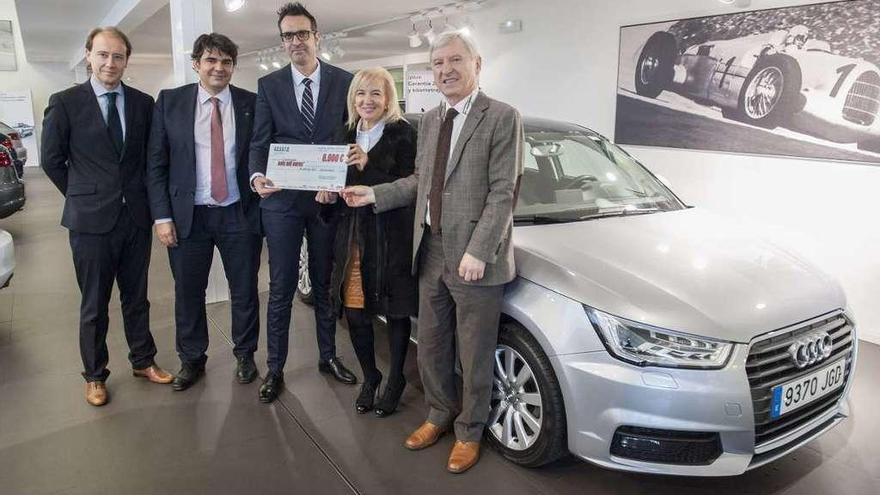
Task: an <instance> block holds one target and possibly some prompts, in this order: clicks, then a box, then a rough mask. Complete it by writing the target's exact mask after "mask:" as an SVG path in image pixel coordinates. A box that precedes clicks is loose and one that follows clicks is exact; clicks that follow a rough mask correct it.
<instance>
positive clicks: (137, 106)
mask: <svg viewBox="0 0 880 495" xmlns="http://www.w3.org/2000/svg"><path fill="white" fill-rule="evenodd" d="M130 55H131V43H130V42H129V40H128V37H126V35H125V34H124V33H123V32H122V31H120V30H119V29H117V28H115V27H103V28H95V29H94V30H92V32H91V33H89V36H88V38H87V39H86V60H87V61H88V63H89V66H90V67H91V69H92V76H91V77H90V78H89V80H88V81H86V82H85V83H83V84H79V85H77V86H74V87H72V88H68V89H66V90H64V91H61V92H59V93H55V94H54V95H52V96H51V97H50V98H49V106H47V107H46V114H45V117H44V118H43V142H42V146H41V151H42V153H43V163H42V166H43V169H44V170H45V171H46V175H47V176H48V177H49V179H50V180H51V181H52V183H53V184H55V186H56V187H57V188H58V190H59V191H61V194H63V195H64V213H62V216H61V225H63V226H65V227H67V229H68V230H69V231H70V249H71V251H72V253H73V266H74V269H75V270H76V281H77V283H78V284H79V289H80V292H81V293H82V302H81V304H80V323H79V346H80V354H81V355H82V362H83V368H84V370H83V377H84V378H85V379H86V401H87V402H88V403H89V404H91V405H93V406H103V405H104V404H106V403H107V401H108V400H109V395H108V393H107V387H106V385H105V383H104V382H105V381H106V380H107V377H108V376H109V375H110V371H109V370H108V369H107V363H108V361H109V353H108V350H107V331H108V328H109V326H110V317H109V309H108V304H109V303H110V293H111V291H112V290H113V282H114V281H115V282H116V285H117V286H118V287H119V299H120V302H121V304H122V323H123V327H124V329H125V339H126V340H127V341H128V347H129V351H130V352H129V355H128V359H129V361H131V366H132V369H133V373H134V374H135V376H140V377H144V378H146V379H148V380H150V381H151V382H154V383H171V380H172V378H173V377H172V376H171V374H170V373H167V372H165V371H164V370H162V369H161V368H159V367H158V366H156V363H155V361H154V360H153V358H154V357H155V356H156V344H155V342H154V341H153V334H152V333H151V332H150V302H149V301H148V300H147V273H148V272H149V268H150V242H151V235H150V210H149V206H148V204H147V189H146V187H144V174H145V172H146V155H147V153H146V146H147V136H148V135H149V133H150V117H151V116H152V114H153V113H152V110H153V98H152V97H150V96H149V95H147V94H145V93H142V92H140V91H138V90H136V89H134V88H132V87H130V86H126V85H125V84H123V83H122V76H123V74H124V73H125V68H126V66H127V65H128V57H129V56H130Z"/></svg>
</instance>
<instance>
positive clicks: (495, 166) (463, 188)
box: [343, 31, 523, 473]
mask: <svg viewBox="0 0 880 495" xmlns="http://www.w3.org/2000/svg"><path fill="white" fill-rule="evenodd" d="M430 61H431V68H432V70H433V71H434V84H435V85H436V86H437V89H439V90H440V92H441V93H443V96H444V97H445V101H444V102H443V103H441V104H440V105H439V106H438V107H436V108H434V109H432V110H430V111H428V112H427V113H425V115H424V117H422V121H421V125H420V126H419V140H418V146H417V149H418V153H417V156H416V168H415V173H414V174H413V175H411V176H409V177H406V178H403V179H398V180H397V181H395V182H392V183H386V184H379V185H377V186H374V187H372V188H370V187H367V186H352V187H348V188H346V189H344V190H343V196H344V197H345V199H346V202H347V203H348V204H349V205H350V206H366V205H368V204H371V203H375V207H374V208H375V211H376V212H377V213H381V212H383V211H388V210H392V209H394V208H399V207H401V206H406V205H410V204H412V203H413V202H415V205H416V214H415V231H414V235H413V267H412V268H413V272H414V273H415V272H416V271H417V272H418V274H419V355H418V359H419V373H420V375H421V377H422V385H424V387H425V402H426V403H427V405H428V415H427V419H426V421H425V422H424V423H423V424H422V426H420V427H419V428H418V429H417V430H416V431H414V432H413V433H412V434H411V435H410V436H409V438H407V439H406V443H405V445H406V447H407V448H408V449H410V450H420V449H424V448H427V447H430V446H431V445H433V444H434V443H436V442H437V440H438V439H439V438H440V436H441V435H442V434H443V433H445V432H446V431H448V430H449V429H450V428H454V430H455V437H456V442H455V444H454V445H453V447H452V451H451V452H450V454H449V460H448V462H447V464H446V469H447V470H449V471H450V472H452V473H461V472H464V471H467V470H468V469H470V468H471V467H472V466H473V465H474V464H476V463H477V461H478V460H479V458H480V440H481V438H482V436H483V431H484V430H485V428H486V423H487V421H489V419H490V418H489V411H490V408H489V404H490V399H491V393H492V377H493V362H494V361H493V359H492V356H493V351H494V350H495V346H496V343H497V340H498V324H499V317H500V313H501V302H502V298H503V296H504V284H506V283H507V282H510V281H511V280H513V277H514V276H515V275H516V270H515V267H514V261H513V245H512V243H511V241H510V236H511V233H512V231H513V206H514V196H515V192H514V191H515V190H516V183H517V181H518V178H519V176H520V174H522V167H523V155H522V146H523V128H522V120H521V118H520V115H519V112H517V111H516V109H514V108H513V107H511V106H510V105H507V104H505V103H502V102H500V101H498V100H493V99H491V98H489V97H487V96H486V95H485V94H483V93H482V92H481V91H480V90H479V74H480V68H481V66H482V59H481V58H480V55H479V52H478V51H477V48H476V45H475V44H474V42H473V40H472V39H470V38H469V37H467V36H465V35H463V34H461V33H459V32H455V31H452V32H446V33H443V34H441V35H440V36H438V37H437V39H436V40H435V41H434V43H433V44H432V46H431V56H430ZM456 356H458V358H459V359H460V363H461V371H462V373H461V374H462V376H461V381H462V386H461V394H460V395H459V394H458V387H457V383H456V382H457V379H456V376H455V363H456ZM496 419H497V418H496Z"/></svg>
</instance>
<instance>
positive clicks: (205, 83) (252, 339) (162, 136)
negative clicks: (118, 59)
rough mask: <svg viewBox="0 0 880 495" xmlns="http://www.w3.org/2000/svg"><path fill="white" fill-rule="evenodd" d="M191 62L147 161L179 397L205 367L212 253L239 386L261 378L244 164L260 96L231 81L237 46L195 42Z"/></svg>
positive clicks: (217, 37) (255, 209) (162, 100)
mask: <svg viewBox="0 0 880 495" xmlns="http://www.w3.org/2000/svg"><path fill="white" fill-rule="evenodd" d="M191 58H192V61H193V70H195V71H196V72H197V73H198V74H199V83H197V84H187V85H185V86H181V87H179V88H175V89H168V90H163V91H162V92H161V93H159V99H158V100H157V101H156V107H155V111H154V113H153V128H152V132H151V134H150V145H149V153H148V164H147V173H148V183H147V186H148V190H149V193H150V208H151V209H152V212H153V218H155V219H156V220H155V223H156V234H157V236H158V237H159V241H161V242H162V244H163V245H165V246H166V247H167V248H168V258H169V259H170V262H171V271H172V273H173V274H174V316H175V320H176V323H177V353H178V355H179V356H180V362H181V367H180V372H179V373H177V376H176V377H175V378H174V383H172V387H173V388H174V390H178V391H179V390H186V389H187V388H189V387H190V386H192V385H193V384H194V383H195V382H196V381H197V380H198V379H199V377H201V375H202V374H203V373H204V370H205V362H206V361H207V356H206V355H205V351H206V350H207V349H208V320H207V315H206V314H205V289H206V288H207V287H208V275H209V273H210V270H211V260H212V258H213V255H214V248H215V247H216V248H217V250H218V251H220V258H221V259H222V261H223V269H224V271H225V272H226V279H227V281H228V282H229V293H230V299H231V305H230V309H231V312H232V341H233V343H234V348H233V354H234V355H235V357H236V359H237V361H238V365H237V369H236V377H237V379H238V382H239V383H250V382H252V381H254V379H255V378H256V377H257V368H256V366H255V364H254V351H256V350H257V339H258V337H259V333H260V319H259V309H260V301H259V297H258V294H257V272H258V271H259V267H260V251H261V250H262V239H261V237H260V234H259V232H260V230H259V229H260V227H259V223H260V217H259V205H258V202H259V197H258V196H257V195H256V194H255V193H254V192H253V191H251V189H250V186H249V184H248V175H249V174H248V163H247V156H248V148H249V147H250V140H251V130H252V127H253V115H254V101H255V100H256V96H257V95H255V94H254V93H251V92H250V91H246V90H244V89H240V88H236V87H235V86H232V85H230V84H229V81H230V79H231V78H232V73H233V72H234V71H235V65H236V62H237V58H238V46H236V44H235V43H233V42H232V40H230V39H229V38H227V37H226V36H224V35H222V34H217V33H211V34H203V35H201V36H199V37H198V38H197V39H196V41H195V43H194V44H193V51H192V56H191Z"/></svg>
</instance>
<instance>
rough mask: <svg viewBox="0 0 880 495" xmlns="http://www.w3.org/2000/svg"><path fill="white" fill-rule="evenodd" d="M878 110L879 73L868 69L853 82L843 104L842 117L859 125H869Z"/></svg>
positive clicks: (879, 106)
mask: <svg viewBox="0 0 880 495" xmlns="http://www.w3.org/2000/svg"><path fill="white" fill-rule="evenodd" d="M878 110H880V75H878V74H877V73H876V72H873V71H868V72H864V73H862V75H861V76H859V78H858V79H856V82H854V83H853V85H852V88H850V90H849V94H847V95H846V102H845V103H844V104H843V118H844V119H846V120H848V121H850V122H854V123H856V124H859V125H863V126H869V125H871V124H873V123H874V120H875V119H876V118H877V112H878Z"/></svg>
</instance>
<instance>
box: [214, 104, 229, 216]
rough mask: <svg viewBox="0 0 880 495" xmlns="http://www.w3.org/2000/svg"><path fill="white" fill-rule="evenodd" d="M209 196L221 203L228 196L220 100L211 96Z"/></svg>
mask: <svg viewBox="0 0 880 495" xmlns="http://www.w3.org/2000/svg"><path fill="white" fill-rule="evenodd" d="M211 104H212V109H211V197H212V198H214V201H216V202H218V203H222V202H223V201H224V200H225V199H226V198H227V197H229V190H228V188H227V185H226V150H225V148H224V146H223V120H222V119H221V115H220V100H218V99H217V98H213V97H212V98H211Z"/></svg>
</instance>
